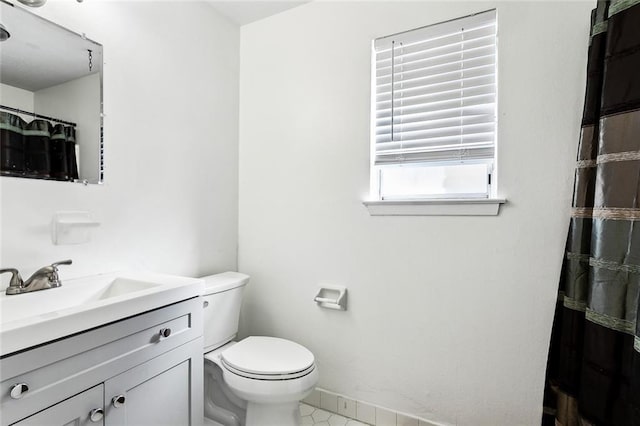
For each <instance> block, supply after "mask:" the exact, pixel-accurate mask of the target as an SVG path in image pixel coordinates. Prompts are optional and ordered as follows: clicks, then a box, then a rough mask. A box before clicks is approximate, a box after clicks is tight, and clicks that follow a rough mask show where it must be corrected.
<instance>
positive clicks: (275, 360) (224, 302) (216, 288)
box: [202, 272, 318, 426]
mask: <svg viewBox="0 0 640 426" xmlns="http://www.w3.org/2000/svg"><path fill="white" fill-rule="evenodd" d="M202 279H203V280H204V282H205V290H204V295H203V312H204V316H203V323H204V333H203V334H204V376H205V377H204V414H205V425H209V426H214V425H215V426H300V422H301V419H300V412H299V409H298V403H299V401H300V400H301V399H303V398H305V397H306V396H307V395H309V394H310V393H311V391H312V390H313V388H314V387H315V385H316V383H317V382H318V370H317V368H316V366H315V358H314V356H313V354H312V353H311V351H309V350H308V349H307V348H305V347H304V346H302V345H299V344H298V343H295V342H292V341H290V340H286V339H280V338H277V337H266V336H250V337H247V338H245V339H243V340H241V341H239V342H235V341H234V340H233V339H234V338H235V337H236V334H237V332H238V320H239V318H240V306H241V304H242V293H243V291H244V287H245V286H246V284H247V282H249V276H248V275H244V274H241V273H238V272H225V273H222V274H216V275H210V276H207V277H203V278H202Z"/></svg>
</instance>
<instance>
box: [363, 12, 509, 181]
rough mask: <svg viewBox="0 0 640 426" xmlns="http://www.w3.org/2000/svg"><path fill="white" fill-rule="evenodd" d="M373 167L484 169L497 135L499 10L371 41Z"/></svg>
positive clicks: (493, 148) (490, 160)
mask: <svg viewBox="0 0 640 426" xmlns="http://www.w3.org/2000/svg"><path fill="white" fill-rule="evenodd" d="M374 73H375V74H374V75H375V81H374V83H373V84H374V86H375V87H374V90H375V96H374V105H373V109H374V112H373V114H374V130H373V131H374V147H373V151H374V155H375V158H374V161H373V163H374V166H392V165H396V166H397V165H406V164H408V163H412V164H415V163H422V164H421V165H422V166H425V165H429V164H434V163H438V165H443V164H452V163H453V164H462V163H465V164H469V163H485V164H487V165H488V167H489V170H490V168H491V164H492V163H493V159H494V151H495V135H496V12H495V10H492V11H488V12H483V13H478V14H476V15H472V16H468V17H465V18H461V19H456V20H453V21H448V22H444V23H441V24H436V25H431V26H428V27H424V28H419V29H416V30H412V31H408V32H404V33H401V34H397V35H393V36H389V37H383V38H380V39H377V40H375V41H374Z"/></svg>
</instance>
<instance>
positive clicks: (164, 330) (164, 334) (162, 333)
mask: <svg viewBox="0 0 640 426" xmlns="http://www.w3.org/2000/svg"><path fill="white" fill-rule="evenodd" d="M158 334H159V335H160V338H161V339H162V338H166V337H169V336H171V329H170V328H161V329H160V333H158Z"/></svg>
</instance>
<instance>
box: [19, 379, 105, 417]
mask: <svg viewBox="0 0 640 426" xmlns="http://www.w3.org/2000/svg"><path fill="white" fill-rule="evenodd" d="M102 390H103V389H102V384H100V385H98V386H95V387H93V388H91V389H88V390H86V391H84V392H82V393H79V394H78V395H76V396H72V397H71V398H69V399H66V400H64V401H62V402H59V403H58V404H56V405H54V406H52V407H49V408H47V409H46V410H42V411H40V412H39V413H36V414H34V415H33V416H30V417H27V418H26V419H23V420H21V421H19V422H17V423H14V424H13V425H14V426H90V425H104V419H103V414H102V413H103V411H102V408H103V405H102V404H103V401H104V394H103V392H102ZM94 410H95V411H94ZM92 415H93V416H92ZM92 417H93V420H92Z"/></svg>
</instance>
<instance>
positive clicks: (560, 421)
mask: <svg viewBox="0 0 640 426" xmlns="http://www.w3.org/2000/svg"><path fill="white" fill-rule="evenodd" d="M639 289H640V0H621V1H615V0H612V1H600V2H598V4H597V8H596V9H595V10H594V11H593V14H592V31H591V38H590V45H589V62H588V65H587V89H586V99H585V107H584V113H583V120H582V131H581V136H580V144H579V148H578V161H577V165H576V172H575V186H574V196H573V210H572V217H571V224H570V228H569V235H568V238H567V251H566V257H565V260H564V265H563V271H562V276H561V279H560V289H559V298H558V306H557V309H556V317H555V321H554V326H553V332H552V337H551V347H550V351H549V360H548V364H547V387H546V390H545V409H544V415H543V422H542V423H543V425H545V426H546V425H553V424H556V425H562V426H573V425H598V426H600V425H616V426H618V425H620V426H622V425H625V426H626V425H629V426H632V425H633V426H640V337H639V336H640V322H639V321H638V316H639V308H638V307H639V306H640V303H639V300H638V299H639V297H640V290H639Z"/></svg>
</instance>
